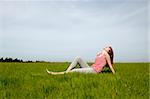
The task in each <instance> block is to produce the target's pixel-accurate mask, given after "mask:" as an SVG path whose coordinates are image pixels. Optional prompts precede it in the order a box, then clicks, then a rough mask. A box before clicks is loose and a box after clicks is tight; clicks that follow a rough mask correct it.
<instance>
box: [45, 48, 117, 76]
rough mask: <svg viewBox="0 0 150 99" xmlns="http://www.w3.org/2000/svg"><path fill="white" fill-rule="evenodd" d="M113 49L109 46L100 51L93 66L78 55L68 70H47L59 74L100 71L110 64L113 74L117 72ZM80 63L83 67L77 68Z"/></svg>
mask: <svg viewBox="0 0 150 99" xmlns="http://www.w3.org/2000/svg"><path fill="white" fill-rule="evenodd" d="M113 57H114V54H113V49H112V48H111V47H110V46H109V47H105V48H103V50H102V51H101V52H99V53H98V54H97V55H96V59H95V62H94V64H93V65H92V66H89V65H88V64H87V63H85V62H84V61H83V60H82V59H81V58H80V57H76V58H75V59H74V60H73V62H72V63H71V64H70V66H69V67H68V68H67V70H66V71H63V72H52V71H48V70H47V69H46V71H47V73H49V74H53V75H57V74H65V73H71V72H80V73H95V74H96V73H100V72H102V70H103V69H104V67H105V66H109V68H110V70H111V71H112V73H113V74H115V71H114V69H113ZM77 64H79V65H80V67H81V68H76V69H75V67H76V65H77Z"/></svg>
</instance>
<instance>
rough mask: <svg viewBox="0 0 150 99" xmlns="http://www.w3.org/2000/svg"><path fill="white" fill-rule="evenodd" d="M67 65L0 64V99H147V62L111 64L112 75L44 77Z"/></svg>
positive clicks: (73, 74)
mask: <svg viewBox="0 0 150 99" xmlns="http://www.w3.org/2000/svg"><path fill="white" fill-rule="evenodd" d="M69 64H70V63H67V62H62V63H55V62H53V63H0V99H105V98H108V99H109V98H111V99H148V98H149V95H150V93H149V89H150V87H149V73H150V72H149V68H150V64H149V63H115V70H116V74H115V75H113V74H112V73H107V72H105V73H101V74H80V73H69V74H64V75H48V74H47V73H46V71H45V68H48V69H49V70H52V71H63V70H65V69H66V68H67V66H68V65H69Z"/></svg>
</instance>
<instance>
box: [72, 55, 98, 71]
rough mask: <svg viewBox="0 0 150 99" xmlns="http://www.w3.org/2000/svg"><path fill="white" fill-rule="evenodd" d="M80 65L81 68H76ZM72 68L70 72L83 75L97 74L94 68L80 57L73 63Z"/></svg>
mask: <svg viewBox="0 0 150 99" xmlns="http://www.w3.org/2000/svg"><path fill="white" fill-rule="evenodd" d="M77 64H79V65H80V67H81V68H76V69H73V68H75V67H76V65H77ZM70 67H71V68H72V70H71V71H70V72H81V73H97V72H96V71H95V70H94V69H93V68H92V67H90V66H89V65H88V64H87V63H85V62H84V61H83V60H82V59H81V58H80V57H76V58H75V59H74V60H73V62H72V63H71V65H70Z"/></svg>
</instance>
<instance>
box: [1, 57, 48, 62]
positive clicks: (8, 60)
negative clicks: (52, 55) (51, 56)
mask: <svg viewBox="0 0 150 99" xmlns="http://www.w3.org/2000/svg"><path fill="white" fill-rule="evenodd" d="M0 62H22V63H23V62H24V63H26V62H27V63H32V62H46V61H38V60H36V61H31V60H28V61H23V60H22V59H18V58H15V59H13V58H8V57H6V58H3V57H2V58H0Z"/></svg>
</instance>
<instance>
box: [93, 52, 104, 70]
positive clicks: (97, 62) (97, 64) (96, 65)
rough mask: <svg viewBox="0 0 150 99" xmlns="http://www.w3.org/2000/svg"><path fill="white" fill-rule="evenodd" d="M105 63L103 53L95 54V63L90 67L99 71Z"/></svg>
mask: <svg viewBox="0 0 150 99" xmlns="http://www.w3.org/2000/svg"><path fill="white" fill-rule="evenodd" d="M105 65H106V59H105V55H104V54H102V53H101V54H99V55H97V56H96V60H95V63H94V64H93V65H92V68H93V69H94V70H95V71H96V72H98V73H99V72H101V71H102V69H103V67H104V66H105Z"/></svg>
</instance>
